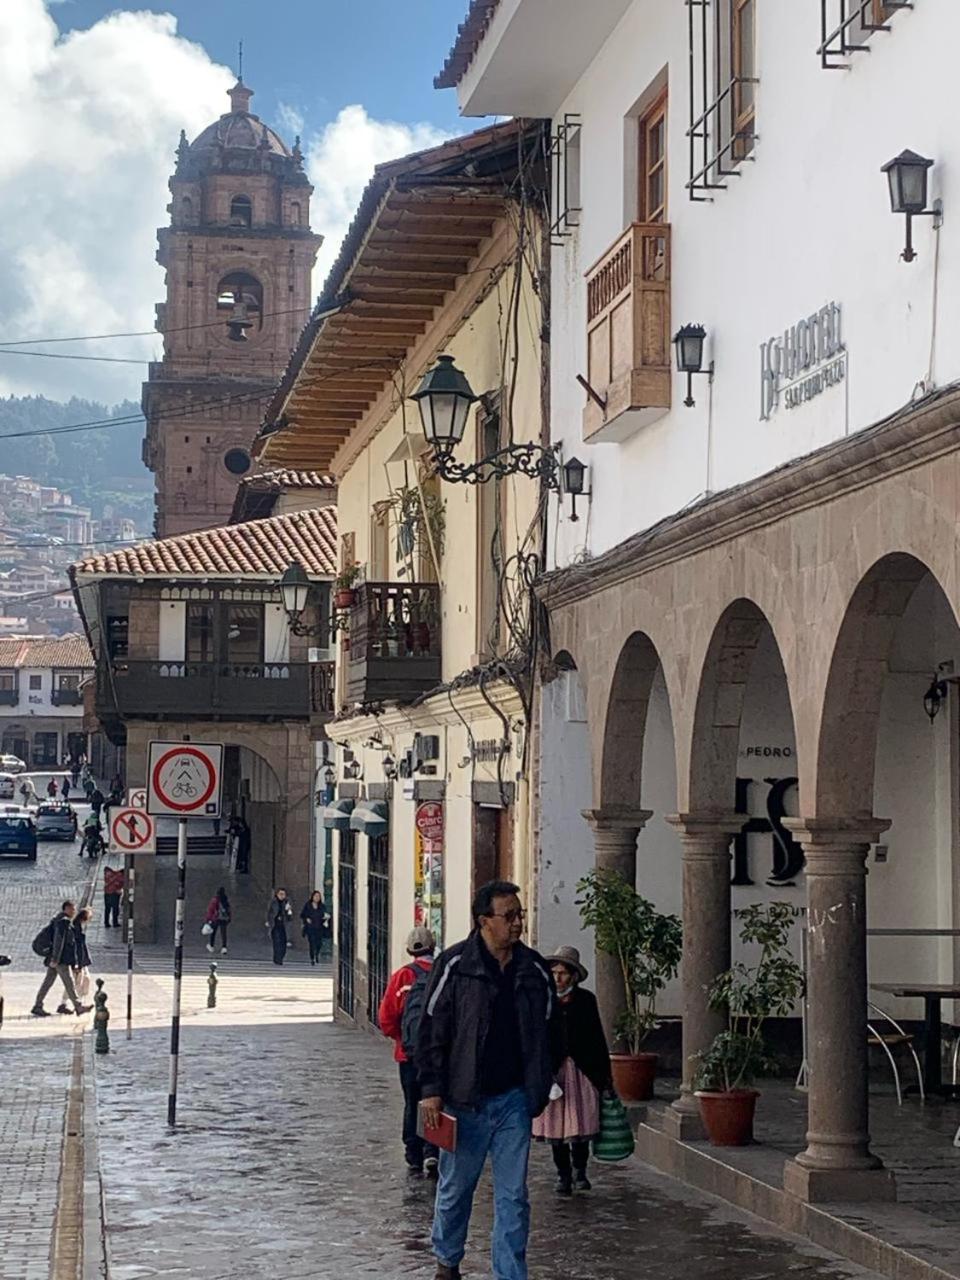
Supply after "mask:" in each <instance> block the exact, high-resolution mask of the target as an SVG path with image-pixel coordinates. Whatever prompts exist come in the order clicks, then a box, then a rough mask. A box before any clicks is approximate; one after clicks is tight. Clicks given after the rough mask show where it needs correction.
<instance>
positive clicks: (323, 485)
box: [240, 467, 337, 489]
mask: <svg viewBox="0 0 960 1280" xmlns="http://www.w3.org/2000/svg"><path fill="white" fill-rule="evenodd" d="M336 484H337V482H336V480H334V478H333V476H325V475H322V474H321V473H320V472H319V471H294V470H292V469H291V468H286V467H278V468H277V469H276V470H275V471H258V472H255V473H254V474H253V475H251V476H245V477H244V478H243V480H241V481H240V486H241V488H243V487H247V488H250V489H261V488H262V489H334V488H336Z"/></svg>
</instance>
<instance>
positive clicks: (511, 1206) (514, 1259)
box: [416, 880, 562, 1280]
mask: <svg viewBox="0 0 960 1280" xmlns="http://www.w3.org/2000/svg"><path fill="white" fill-rule="evenodd" d="M518 892H519V890H518V888H517V886H516V885H515V884H510V883H509V882H508V881H505V880H492V881H491V882H490V883H489V884H485V885H483V886H482V888H480V889H479V890H478V891H477V895H476V897H475V898H474V900H473V908H472V911H473V921H474V928H473V931H472V933H471V934H470V936H469V937H468V938H467V939H466V941H464V942H460V943H457V945H456V946H454V947H450V948H449V949H448V950H446V951H444V952H443V954H442V955H441V956H440V957H439V959H438V960H437V961H436V963H435V964H434V966H433V974H432V977H431V979H430V985H429V987H428V989H427V995H426V1007H425V1008H424V1012H423V1017H422V1018H421V1021H420V1033H419V1037H418V1041H417V1054H416V1062H417V1071H418V1074H419V1077H420V1081H421V1097H422V1102H421V1108H422V1111H423V1117H424V1121H425V1123H426V1124H427V1125H436V1124H438V1123H439V1118H440V1112H441V1111H445V1112H446V1113H447V1114H449V1115H452V1116H454V1117H455V1118H456V1121H457V1143H456V1150H455V1151H453V1152H449V1151H441V1153H440V1183H439V1186H438V1187H437V1200H436V1208H435V1211H434V1219H433V1236H432V1243H433V1251H434V1253H435V1255H436V1258H437V1271H436V1280H460V1262H461V1260H462V1258H463V1254H464V1246H465V1244H466V1239H467V1228H468V1227H469V1225H470V1213H471V1210H472V1208H473V1194H474V1191H475V1190H476V1186H477V1182H478V1180H479V1178H480V1174H481V1172H482V1171H483V1166H484V1164H485V1163H486V1159H487V1156H488V1155H489V1156H490V1163H491V1169H492V1174H493V1196H494V1222H493V1239H492V1241H491V1253H492V1258H493V1274H494V1277H495V1280H527V1261H526V1252H527V1237H528V1235H529V1232H530V1202H529V1199H528V1197H527V1158H528V1156H529V1153H530V1121H531V1119H532V1118H533V1117H534V1116H536V1115H539V1114H540V1112H541V1111H542V1110H543V1109H544V1107H545V1106H546V1105H547V1102H548V1100H549V1096H550V1090H551V1088H552V1086H553V1083H554V1078H555V1076H556V1073H557V1071H558V1069H559V1067H560V1060H561V1058H562V1045H561V1042H560V1027H559V1020H558V1018H559V1015H558V1007H557V999H556V992H555V990H554V985H553V976H552V974H551V973H550V969H549V967H548V966H547V965H546V963H545V962H544V960H543V959H542V958H541V956H539V955H538V954H537V953H536V951H533V950H531V948H530V947H527V946H524V944H523V943H522V942H521V941H520V935H521V933H522V932H523V917H524V912H523V909H522V907H521V906H520V899H519V898H518V896H517V894H518Z"/></svg>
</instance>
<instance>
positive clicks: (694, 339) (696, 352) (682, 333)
mask: <svg viewBox="0 0 960 1280" xmlns="http://www.w3.org/2000/svg"><path fill="white" fill-rule="evenodd" d="M706 336H707V331H706V329H705V328H704V327H703V325H702V324H685V325H683V327H682V328H680V329H678V330H677V332H676V333H675V334H674V335H673V345H674V348H675V350H676V356H677V369H678V370H679V372H680V373H685V374H686V375H687V394H686V398H685V399H684V402H683V403H684V404H685V405H686V406H687V408H688V409H692V408H693V406H694V404H695V403H696V401H695V400H694V398H693V375H694V374H695V373H710V374H712V373H713V366H712V365H711V367H710V368H709V369H706V370H705V369H704V367H703V344H704V340H705V339H706Z"/></svg>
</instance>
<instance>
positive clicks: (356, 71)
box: [0, 0, 480, 465]
mask: <svg viewBox="0 0 960 1280" xmlns="http://www.w3.org/2000/svg"><path fill="white" fill-rule="evenodd" d="M466 8H467V0H400V2H398V0H273V3H265V0H170V2H169V3H162V2H161V3H156V4H154V5H152V6H151V5H149V4H148V3H145V4H142V5H131V4H120V5H118V4H116V3H109V2H108V0H0V120H2V121H3V130H2V132H3V138H4V142H3V145H2V147H0V209H2V210H3V216H2V218H0V395H8V394H16V395H34V394H36V395H47V396H50V397H51V398H53V399H57V400H67V399H69V398H70V397H71V396H72V395H77V396H82V397H86V398H91V399H97V400H101V401H104V402H106V403H114V402H116V401H118V400H121V399H123V398H125V397H128V396H129V397H132V398H134V399H137V398H139V385H140V382H141V381H142V380H143V377H144V376H145V372H146V370H145V367H144V365H143V364H142V363H137V364H123V363H116V364H112V365H111V364H109V363H101V362H94V361H90V362H83V361H79V360H78V361H73V360H60V359H46V358H36V357H30V356H25V355H13V354H10V351H11V349H10V348H9V347H7V348H4V347H3V346H2V344H3V343H4V342H6V343H11V342H16V341H19V340H21V339H40V338H53V337H61V336H64V337H68V336H73V335H89V334H103V333H107V334H109V333H117V332H126V331H130V330H133V331H140V330H148V329H150V328H151V326H152V324H153V316H154V304H155V303H156V302H159V301H160V300H161V299H162V296H163V279H162V273H161V272H160V269H159V267H157V265H156V263H155V260H154V253H155V249H156V229H157V227H158V226H160V225H163V224H164V223H165V222H166V220H167V214H166V211H165V210H166V204H167V201H168V199H169V192H168V190H167V180H168V178H169V176H170V173H171V171H172V168H173V162H174V151H175V149H176V145H177V139H178V137H179V134H180V130H181V128H184V129H186V131H187V134H188V136H189V137H194V136H196V134H197V133H199V132H200V130H201V129H202V128H204V127H205V126H206V125H207V124H209V123H210V122H211V121H213V120H215V119H216V118H217V117H218V116H219V115H221V114H222V113H223V112H224V111H226V110H227V109H228V103H227V99H226V96H225V91H226V89H227V88H228V87H229V85H230V84H231V83H232V82H233V79H234V77H235V73H236V67H237V45H238V42H239V41H240V40H241V39H242V40H243V46H244V53H243V77H244V80H245V81H246V83H247V84H248V85H250V87H251V88H253V89H254V90H255V97H254V99H253V103H252V107H251V109H252V110H253V111H255V112H256V113H257V114H258V115H259V116H261V117H262V118H263V119H264V120H266V121H268V122H269V123H270V124H272V125H273V126H274V127H276V128H278V129H279V130H280V131H281V133H282V134H283V135H284V137H285V139H286V140H287V141H288V142H289V143H292V141H293V135H294V134H296V133H300V134H301V135H302V143H301V145H302V147H303V150H304V154H305V163H306V167H307V172H308V173H309V175H310V178H311V180H312V182H313V183H314V186H315V188H316V191H315V195H314V197H313V201H312V212H311V220H312V223H313V227H314V229H315V230H317V231H321V232H322V233H323V234H324V236H325V237H326V239H325V243H324V245H323V247H322V249H321V252H320V257H319V260H318V265H317V272H316V274H315V278H314V284H315V292H319V290H320V285H321V283H322V280H323V277H324V275H325V272H326V270H327V268H328V267H329V266H330V264H331V262H332V261H333V259H334V257H335V255H336V251H337V247H338V245H339V243H340V240H341V238H342V236H343V233H344V231H345V230H346V227H347V225H348V224H349V222H350V219H351V218H352V215H353V212H354V210H355V208H356V205H357V203H358V201H359V198H360V195H361V193H362V191H363V188H364V186H365V184H366V182H367V180H368V178H369V177H370V174H371V172H372V170H373V166H374V165H375V164H376V163H379V162H381V161H383V160H386V159H391V158H393V157H395V156H399V155H404V154H407V153H408V152H410V151H415V150H419V149H420V148H422V147H426V146H431V145H433V144H435V143H436V142H439V141H440V140H442V138H444V137H447V136H450V135H451V134H454V133H458V132H467V131H469V130H470V129H473V128H476V127H478V125H479V124H480V122H479V121H475V120H469V121H461V120H460V119H459V118H458V115H457V105H456V95H455V93H454V92H453V91H451V90H443V91H438V90H435V89H434V88H433V76H434V75H435V74H436V72H437V71H438V70H439V68H440V66H441V64H442V62H443V59H444V56H445V55H446V52H447V50H448V49H449V47H450V45H451V44H452V42H453V40H454V37H455V35H456V29H457V24H458V23H459V22H461V21H462V20H463V16H464V13H465V12H466ZM40 349H43V350H47V351H51V350H52V351H55V352H57V353H64V352H71V353H78V354H85V355H98V356H107V355H109V356H111V357H113V358H114V359H116V360H118V361H123V360H135V361H138V362H142V361H144V360H148V359H151V358H155V357H156V355H157V353H158V350H159V342H158V340H157V339H156V338H154V337H146V338H128V339H120V340H111V341H98V342H81V343H77V344H68V345H64V346H54V347H49V346H48V347H44V348H40ZM0 465H2V463H0Z"/></svg>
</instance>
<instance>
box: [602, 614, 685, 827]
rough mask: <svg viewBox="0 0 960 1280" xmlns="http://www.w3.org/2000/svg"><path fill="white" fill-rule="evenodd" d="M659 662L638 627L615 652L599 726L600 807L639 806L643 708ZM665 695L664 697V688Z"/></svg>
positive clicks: (644, 726) (647, 704)
mask: <svg viewBox="0 0 960 1280" xmlns="http://www.w3.org/2000/svg"><path fill="white" fill-rule="evenodd" d="M661 666H662V663H661V661H660V654H659V653H658V652H657V649H656V647H655V646H654V643H653V641H652V640H651V639H650V637H649V636H648V635H647V634H646V633H645V632H643V631H635V632H634V633H633V634H632V635H631V636H630V637H629V638H628V639H627V641H626V643H625V644H624V646H623V648H622V649H621V651H620V656H619V658H618V659H617V665H616V668H615V669H614V673H613V679H612V681H611V682H610V693H609V696H608V699H607V709H606V717H605V719H604V726H603V746H602V752H601V760H600V795H599V801H600V808H601V809H605V810H606V809H612V808H623V807H634V808H638V807H639V805H640V787H641V781H642V775H643V741H644V735H645V733H646V727H647V710H648V707H649V704H650V694H651V691H652V689H653V682H654V679H655V678H656V675H657V672H658V670H659V669H660V668H661ZM667 699H668V702H669V691H668V693H667ZM671 714H672V710H671Z"/></svg>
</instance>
